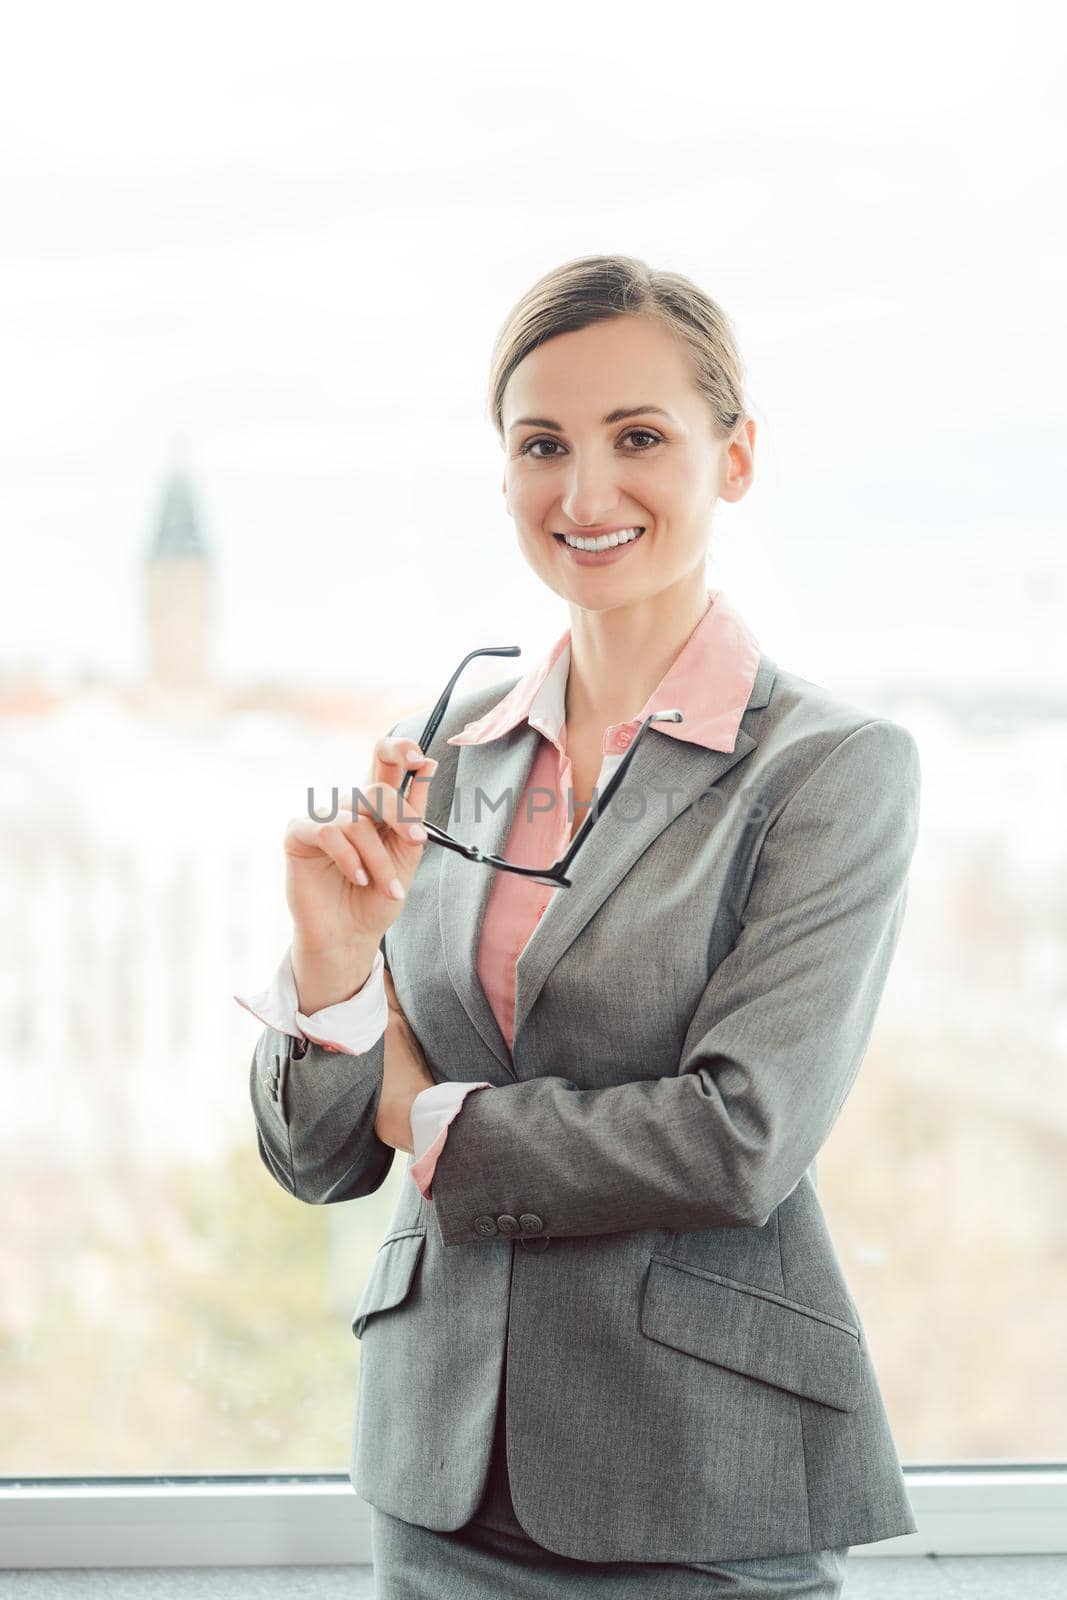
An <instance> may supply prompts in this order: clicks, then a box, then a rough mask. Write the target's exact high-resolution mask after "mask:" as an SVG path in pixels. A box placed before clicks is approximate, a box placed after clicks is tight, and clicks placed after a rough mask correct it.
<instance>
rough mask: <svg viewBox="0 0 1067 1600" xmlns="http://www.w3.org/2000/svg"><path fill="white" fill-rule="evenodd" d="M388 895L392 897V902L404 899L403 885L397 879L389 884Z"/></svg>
mask: <svg viewBox="0 0 1067 1600" xmlns="http://www.w3.org/2000/svg"><path fill="white" fill-rule="evenodd" d="M389 893H390V894H391V895H392V897H393V899H394V900H404V899H406V896H405V894H404V885H403V884H402V883H401V881H400V879H399V878H394V879H393V881H392V883H390V885H389Z"/></svg>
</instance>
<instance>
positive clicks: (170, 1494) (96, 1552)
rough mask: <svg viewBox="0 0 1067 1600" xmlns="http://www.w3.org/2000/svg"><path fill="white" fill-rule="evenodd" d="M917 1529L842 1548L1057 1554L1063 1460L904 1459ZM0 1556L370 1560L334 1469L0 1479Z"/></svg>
mask: <svg viewBox="0 0 1067 1600" xmlns="http://www.w3.org/2000/svg"><path fill="white" fill-rule="evenodd" d="M904 1479H905V1484H906V1487H907V1490H908V1494H909V1496H910V1498H911V1502H912V1505H913V1507H914V1510H915V1519H916V1521H917V1522H918V1524H919V1529H918V1532H916V1533H913V1534H904V1535H902V1536H900V1537H899V1538H895V1539H883V1540H879V1541H878V1542H877V1543H875V1544H871V1545H860V1546H857V1547H855V1548H854V1550H853V1555H856V1556H920V1555H922V1556H927V1555H940V1556H949V1555H1009V1554H1010V1555H1020V1554H1025V1555H1037V1554H1042V1555H1045V1554H1065V1553H1067V1463H1063V1464H1052V1465H1047V1464H1045V1465H1029V1464H1026V1463H1023V1462H1018V1463H1017V1462H1011V1461H1000V1462H990V1463H977V1464H974V1465H969V1466H965V1467H964V1466H953V1465H951V1464H945V1465H927V1466H922V1467H918V1466H916V1467H905V1468H904ZM0 1550H2V1551H3V1557H2V1560H0V1566H2V1567H4V1568H8V1569H22V1570H25V1569H31V1568H41V1567H59V1568H67V1567H84V1568H94V1567H164V1568H165V1567H172V1566H173V1567H179V1566H180V1567H190V1566H192V1567H201V1566H223V1567H229V1566H233V1567H255V1566H319V1565H331V1566H336V1565H342V1566H345V1565H357V1566H358V1565H363V1566H370V1565H372V1552H371V1508H370V1506H369V1505H368V1503H367V1502H366V1501H365V1500H363V1499H362V1498H361V1497H360V1496H358V1495H356V1494H355V1492H354V1490H353V1488H352V1485H351V1483H350V1481H349V1479H348V1477H347V1476H346V1475H345V1474H344V1473H323V1474H318V1475H314V1474H294V1475H290V1476H281V1475H273V1474H264V1475H262V1476H242V1477H234V1478H224V1477H205V1478H187V1479H184V1478H129V1479H109V1478H92V1479H75V1478H28V1479H13V1478H0Z"/></svg>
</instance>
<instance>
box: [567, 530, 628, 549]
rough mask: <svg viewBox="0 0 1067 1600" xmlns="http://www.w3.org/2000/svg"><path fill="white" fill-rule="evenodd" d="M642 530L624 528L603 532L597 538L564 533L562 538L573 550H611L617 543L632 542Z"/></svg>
mask: <svg viewBox="0 0 1067 1600" xmlns="http://www.w3.org/2000/svg"><path fill="white" fill-rule="evenodd" d="M643 531H644V530H643V529H641V528H624V529H623V531H622V532H621V533H605V534H602V535H601V536H600V538H599V539H579V538H577V537H576V536H575V535H574V534H573V533H565V534H564V535H563V538H564V540H565V542H566V543H567V544H569V545H570V546H571V547H572V548H573V549H575V550H613V549H614V548H615V546H616V545H617V544H632V542H633V541H634V539H637V538H639V537H640V536H641V533H642V532H643Z"/></svg>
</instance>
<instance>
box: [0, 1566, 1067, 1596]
mask: <svg viewBox="0 0 1067 1600" xmlns="http://www.w3.org/2000/svg"><path fill="white" fill-rule="evenodd" d="M1065 1592H1067V1556H1056V1555H1049V1556H1024V1555H1014V1556H948V1557H941V1558H939V1557H937V1556H892V1557H888V1558H887V1559H886V1560H884V1561H864V1560H859V1559H857V1558H856V1556H850V1557H849V1561H848V1566H847V1569H846V1577H845V1589H844V1593H845V1596H847V1600H952V1597H954V1596H957V1595H964V1594H966V1595H972V1596H974V1600H984V1597H985V1596H995V1597H996V1600H1014V1597H1016V1596H1018V1597H1019V1600H1060V1597H1061V1596H1062V1595H1063V1594H1064V1593H1065ZM0 1594H2V1595H3V1596H4V1600H8V1596H10V1597H12V1600H46V1597H47V1600H60V1597H62V1600H147V1597H151V1600H293V1596H294V1595H299V1596H300V1597H301V1600H374V1575H373V1572H372V1570H371V1568H370V1567H369V1566H336V1567H324V1566H315V1567H289V1566H287V1567H153V1568H145V1567H138V1568H129V1567H125V1568H124V1567H111V1568H105V1567H98V1568H96V1569H94V1570H90V1571H84V1570H79V1571H71V1570H70V1569H59V1570H57V1569H55V1568H52V1569H46V1570H42V1571H37V1572H17V1573H10V1574H8V1573H5V1574H4V1578H3V1581H2V1583H0Z"/></svg>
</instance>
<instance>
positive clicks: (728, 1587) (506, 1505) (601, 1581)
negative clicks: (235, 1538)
mask: <svg viewBox="0 0 1067 1600" xmlns="http://www.w3.org/2000/svg"><path fill="white" fill-rule="evenodd" d="M504 1417H505V1412H504V1391H503V1385H502V1386H501V1394H500V1403H499V1405H498V1407H497V1419H496V1429H495V1432H494V1436H493V1451H492V1457H491V1460H490V1465H489V1475H488V1479H487V1482H486V1488H485V1493H484V1495H483V1496H482V1500H481V1504H480V1505H479V1506H478V1509H477V1510H476V1511H475V1513H474V1516H473V1517H472V1518H471V1520H470V1521H469V1522H468V1523H466V1524H465V1525H464V1526H463V1527H462V1528H457V1529H456V1531H455V1532H454V1533H437V1532H435V1531H434V1530H433V1529H432V1528H423V1527H421V1526H420V1525H419V1524H417V1523H414V1522H404V1521H403V1520H402V1519H401V1518H400V1517H393V1516H390V1515H389V1514H388V1512H385V1511H381V1510H379V1509H378V1507H377V1506H372V1507H371V1538H372V1549H373V1557H374V1579H375V1588H374V1594H375V1600H504V1597H507V1600H564V1597H566V1596H573V1597H574V1600H579V1597H581V1600H626V1597H632V1600H717V1597H718V1596H720V1595H729V1596H731V1597H733V1600H837V1597H838V1596H839V1595H840V1593H841V1590H842V1587H843V1585H844V1581H845V1562H846V1560H847V1557H848V1552H849V1548H850V1547H849V1546H848V1545H845V1547H844V1548H843V1549H841V1550H816V1551H813V1552H808V1553H804V1554H801V1555H792V1556H766V1557H762V1558H760V1559H758V1560H750V1561H652V1562H646V1561H611V1562H601V1561H576V1560H574V1559H572V1558H571V1557H570V1556H561V1555H558V1554H557V1553H556V1552H555V1551H554V1550H546V1549H545V1547H544V1545H541V1544H538V1543H537V1542H536V1541H535V1540H533V1539H531V1538H530V1536H529V1534H528V1533H527V1532H526V1530H525V1529H524V1528H523V1526H522V1524H521V1523H520V1522H519V1520H518V1518H517V1517H516V1515H515V1507H514V1505H513V1504H512V1499H511V1489H510V1486H509V1484H508V1466H507V1452H506V1448H505V1433H504Z"/></svg>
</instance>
